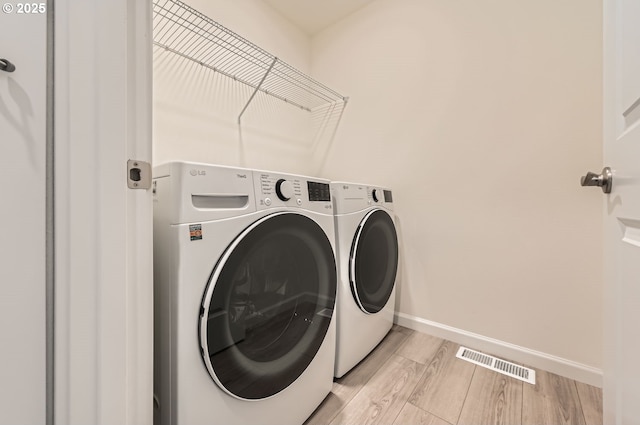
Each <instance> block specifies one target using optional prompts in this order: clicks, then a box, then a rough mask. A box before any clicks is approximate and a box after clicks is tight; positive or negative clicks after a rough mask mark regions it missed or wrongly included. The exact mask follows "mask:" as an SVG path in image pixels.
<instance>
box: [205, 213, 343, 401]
mask: <svg viewBox="0 0 640 425" xmlns="http://www.w3.org/2000/svg"><path fill="white" fill-rule="evenodd" d="M336 279H337V277H336V268H335V257H334V254H333V249H332V246H331V243H330V241H329V239H328V238H327V235H326V233H325V232H324V231H323V230H322V228H321V227H320V226H319V225H318V224H317V223H316V222H315V221H313V220H312V219H310V218H308V217H306V216H303V215H300V214H295V213H277V214H272V215H269V216H266V217H263V218H262V219H260V220H258V221H256V222H254V223H253V224H252V225H250V226H249V227H248V228H246V229H245V230H244V231H243V232H242V233H241V234H240V235H239V236H238V237H237V238H236V239H235V240H234V241H233V243H232V244H231V245H230V246H229V247H228V248H227V249H226V251H225V253H224V254H223V256H222V257H221V258H220V259H219V261H218V263H217V264H216V266H215V268H214V270H213V273H212V274H211V277H210V278H209V283H208V284H207V288H206V291H205V294H204V297H203V303H202V308H201V311H200V346H201V348H202V357H203V360H204V363H205V365H206V367H207V369H208V371H209V373H210V375H211V377H212V378H213V380H214V381H215V382H216V383H217V384H218V385H219V386H220V387H221V388H222V389H223V390H224V391H226V392H227V393H228V394H230V395H232V396H234V397H237V398H240V399H245V400H257V399H263V398H267V397H270V396H272V395H274V394H277V393H278V392H280V391H282V390H283V389H285V388H287V387H288V386H289V385H290V384H291V383H292V382H294V381H295V380H296V379H297V378H298V377H299V376H300V375H301V374H302V373H303V372H304V371H305V369H306V368H307V366H309V364H310V363H311V361H312V360H313V359H314V357H315V355H316V352H317V351H318V350H319V349H320V346H321V344H322V342H323V341H324V338H325V335H326V333H327V330H328V329H329V324H330V322H331V316H332V314H333V308H334V303H335V295H336Z"/></svg>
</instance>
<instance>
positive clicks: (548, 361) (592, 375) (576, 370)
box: [395, 312, 602, 388]
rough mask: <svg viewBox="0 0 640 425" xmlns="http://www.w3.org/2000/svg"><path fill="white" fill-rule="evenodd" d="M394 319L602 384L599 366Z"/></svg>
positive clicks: (422, 322)
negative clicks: (595, 366)
mask: <svg viewBox="0 0 640 425" xmlns="http://www.w3.org/2000/svg"><path fill="white" fill-rule="evenodd" d="M395 322H396V323H397V324H398V325H400V326H404V327H406V328H409V329H413V330H416V331H419V332H424V333H426V334H429V335H433V336H437V337H439V338H444V339H448V340H449V341H452V342H455V343H457V344H461V345H466V346H468V347H469V348H472V349H475V350H479V351H484V352H486V353H487V354H493V355H494V356H497V357H503V358H505V359H506V360H510V361H512V362H518V363H523V364H524V365H527V366H530V367H533V368H535V369H542V370H545V371H547V372H552V373H555V374H557V375H560V376H564V377H566V378H570V379H574V380H576V381H579V382H584V383H585V384H589V385H593V386H595V387H599V388H602V370H601V369H597V368H594V367H591V366H587V365H584V364H581V363H577V362H574V361H571V360H567V359H564V358H562V357H557V356H554V355H551V354H547V353H543V352H540V351H536V350H531V349H529V348H525V347H521V346H518V345H515V344H510V343H508V342H504V341H500V340H498V339H494V338H489V337H486V336H483V335H479V334H475V333H473V332H468V331H465V330H462V329H458V328H454V327H452V326H447V325H443V324H442V323H437V322H432V321H430V320H426V319H423V318H421V317H415V316H411V315H408V314H404V313H398V312H397V313H396V314H395Z"/></svg>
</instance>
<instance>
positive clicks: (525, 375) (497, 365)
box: [456, 347, 536, 385]
mask: <svg viewBox="0 0 640 425" xmlns="http://www.w3.org/2000/svg"><path fill="white" fill-rule="evenodd" d="M456 357H457V358H459V359H462V360H466V361H468V362H471V363H475V364H477V365H478V366H482V367H486V368H487V369H491V370H493V371H496V372H498V373H502V374H503V375H507V376H510V377H512V378H516V379H519V380H521V381H524V382H528V383H530V384H533V385H535V384H536V371H535V370H533V369H529V368H526V367H522V366H520V365H517V364H515V363H511V362H507V361H504V360H501V359H498V358H496V357H493V356H489V355H487V354H483V353H480V352H478V351H474V350H470V349H468V348H465V347H460V349H459V350H458V354H456Z"/></svg>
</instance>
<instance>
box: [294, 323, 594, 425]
mask: <svg viewBox="0 0 640 425" xmlns="http://www.w3.org/2000/svg"><path fill="white" fill-rule="evenodd" d="M458 347H459V346H458V345H457V344H454V343H453V342H450V341H446V340H443V339H440V338H436V337H433V336H430V335H426V334H423V333H420V332H415V331H412V330H410V329H407V328H403V327H400V326H394V327H393V329H392V330H391V332H390V333H389V334H388V335H387V336H386V338H385V339H384V340H383V341H382V342H381V343H380V345H378V347H376V349H375V350H374V351H373V352H372V353H371V354H369V356H367V358H366V359H364V360H363V361H362V362H361V363H360V364H359V365H357V366H356V367H355V368H354V369H353V370H351V371H350V372H349V373H348V374H346V375H345V376H343V377H342V378H340V379H337V380H336V381H335V382H334V384H333V390H332V392H331V393H330V394H329V395H328V396H327V398H326V399H325V400H324V402H323V403H322V404H321V405H320V407H318V409H316V411H315V412H314V413H313V415H312V416H311V417H310V418H309V419H308V420H307V421H306V422H305V425H316V424H318V425H320V424H321V425H327V424H329V425H338V424H348V425H364V424H372V425H373V424H381V425H484V424H487V425H489V424H491V425H493V424H504V425H568V424H571V425H574V424H575V425H602V393H601V390H600V389H599V388H596V387H592V386H589V385H586V384H582V383H580V382H576V381H572V380H570V379H567V378H563V377H561V376H558V375H554V374H552V373H548V372H544V371H541V370H536V385H531V384H528V383H524V382H522V381H519V380H516V379H513V378H510V377H507V376H505V375H502V374H499V373H496V372H493V371H490V370H488V369H485V368H483V367H480V366H476V365H474V364H472V363H469V362H466V361H463V360H459V359H457V358H456V352H457V350H458ZM469 348H473V347H469ZM489 354H490V353H489ZM507 360H508V359H507Z"/></svg>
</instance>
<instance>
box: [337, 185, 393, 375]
mask: <svg viewBox="0 0 640 425" xmlns="http://www.w3.org/2000/svg"><path fill="white" fill-rule="evenodd" d="M331 193H332V196H333V202H334V215H335V226H336V244H337V259H338V260H337V265H338V298H337V304H336V318H337V330H336V362H335V376H336V377H337V378H340V377H341V376H343V375H344V374H345V373H347V372H348V371H349V370H351V369H352V368H353V367H354V366H355V365H356V364H358V362H360V361H361V360H362V359H364V358H365V357H366V356H367V355H368V354H369V353H370V352H371V351H372V350H373V349H374V348H375V347H376V345H378V343H380V341H382V339H383V338H384V337H385V335H386V334H387V333H388V332H389V330H390V329H391V327H392V326H393V319H394V313H395V300H396V274H397V270H398V237H397V233H396V227H395V218H394V213H393V196H392V192H391V190H389V189H385V188H380V187H377V186H369V185H364V184H356V183H346V182H331Z"/></svg>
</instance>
